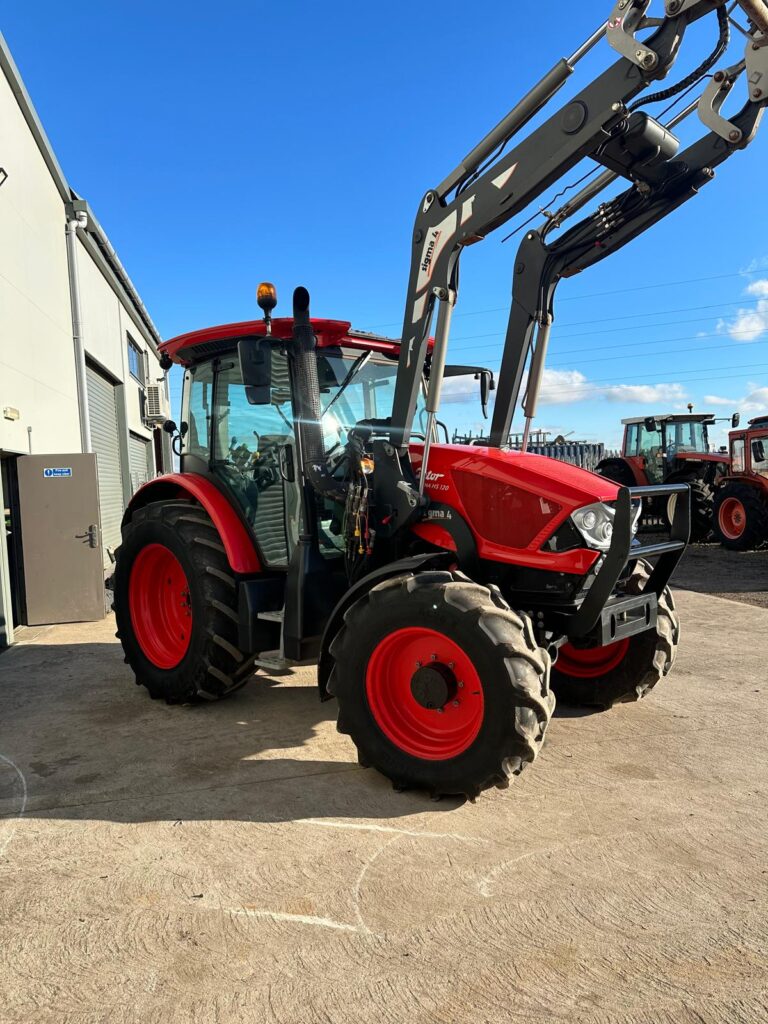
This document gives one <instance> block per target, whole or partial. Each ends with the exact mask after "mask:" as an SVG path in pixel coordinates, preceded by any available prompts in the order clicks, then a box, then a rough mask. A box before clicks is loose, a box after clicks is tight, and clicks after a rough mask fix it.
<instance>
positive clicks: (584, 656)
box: [555, 637, 629, 679]
mask: <svg viewBox="0 0 768 1024" xmlns="http://www.w3.org/2000/svg"><path fill="white" fill-rule="evenodd" d="M628 649H629V637H626V638H625V639H624V640H617V641H616V643H615V644H606V646H605V647H588V648H586V649H585V648H581V647H574V646H573V645H572V644H563V646H562V647H561V648H560V652H559V654H558V656H557V661H556V662H555V667H556V669H557V670H558V671H559V672H562V673H563V674H564V675H566V676H573V677H575V678H576V679H596V678H597V677H598V676H603V675H605V674H606V673H607V672H613V670H614V669H615V668H618V667H619V665H620V664H621V663H622V661H623V660H624V658H625V656H626V653H627V650H628Z"/></svg>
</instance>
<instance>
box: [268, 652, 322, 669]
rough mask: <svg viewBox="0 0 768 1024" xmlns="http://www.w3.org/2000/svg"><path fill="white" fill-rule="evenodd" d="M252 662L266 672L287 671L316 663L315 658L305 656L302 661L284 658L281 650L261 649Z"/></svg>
mask: <svg viewBox="0 0 768 1024" xmlns="http://www.w3.org/2000/svg"><path fill="white" fill-rule="evenodd" d="M254 664H255V665H258V666H259V668H263V669H266V670H267V671H268V672H288V671H289V669H292V668H301V667H302V666H304V665H316V664H317V658H305V659H303V660H302V661H294V659H293V658H286V657H285V655H284V654H283V652H282V651H262V652H261V654H260V655H259V656H258V658H256V660H255V662H254Z"/></svg>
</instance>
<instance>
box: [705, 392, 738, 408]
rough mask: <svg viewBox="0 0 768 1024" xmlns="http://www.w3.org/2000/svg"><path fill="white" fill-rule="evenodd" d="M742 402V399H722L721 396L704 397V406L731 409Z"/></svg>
mask: <svg viewBox="0 0 768 1024" xmlns="http://www.w3.org/2000/svg"><path fill="white" fill-rule="evenodd" d="M741 402H742V399H741V398H722V397H721V396H720V395H704V405H727V406H728V407H729V408H730V407H731V406H733V408H734V409H735V408H736V406H737V405H739V404H740V403H741Z"/></svg>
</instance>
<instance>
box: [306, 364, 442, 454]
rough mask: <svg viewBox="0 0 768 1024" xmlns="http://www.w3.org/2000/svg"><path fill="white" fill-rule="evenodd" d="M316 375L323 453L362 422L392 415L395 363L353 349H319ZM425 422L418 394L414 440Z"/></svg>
mask: <svg viewBox="0 0 768 1024" xmlns="http://www.w3.org/2000/svg"><path fill="white" fill-rule="evenodd" d="M317 375H318V380H319V382H320V404H321V407H322V409H323V439H324V442H325V448H326V451H330V450H331V449H332V448H334V447H335V446H336V445H338V444H341V445H343V444H345V443H346V440H347V435H348V433H349V431H350V430H351V429H352V427H354V426H355V424H356V423H359V422H360V421H361V420H384V419H387V417H389V416H391V415H392V403H393V401H394V397H395V382H396V378H397V360H396V359H388V358H387V357H386V356H384V355H379V354H376V353H371V352H361V351H360V350H354V349H339V348H327V349H320V350H319V351H318V355H317ZM424 419H425V414H424V399H423V396H422V395H421V394H419V398H418V402H417V406H416V415H415V417H414V424H413V429H414V432H415V435H414V436H416V437H418V436H419V435H422V436H423V430H424V427H423V425H422V422H423V420H424Z"/></svg>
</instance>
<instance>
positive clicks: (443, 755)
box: [365, 626, 483, 761]
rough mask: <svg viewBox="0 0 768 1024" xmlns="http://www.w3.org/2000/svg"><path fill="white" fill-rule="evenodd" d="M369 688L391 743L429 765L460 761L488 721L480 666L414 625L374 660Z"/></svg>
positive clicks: (379, 721) (443, 639) (376, 714)
mask: <svg viewBox="0 0 768 1024" xmlns="http://www.w3.org/2000/svg"><path fill="white" fill-rule="evenodd" d="M365 689H366V694H367V696H368V706H369V707H370V709H371V712H372V714H373V717H374V718H375V719H376V724H377V725H378V726H379V728H380V729H381V731H382V732H383V733H384V735H385V736H386V737H387V739H389V740H391V741H392V743H394V744H395V746H397V747H399V748H400V750H403V751H405V753H406V754H411V755H412V756H413V757H419V758H422V759H423V760H425V761H445V760H448V759H449V758H452V757H458V755H459V754H461V753H463V752H464V751H465V750H466V749H467V748H468V747H469V746H471V745H472V743H473V742H474V740H475V738H476V737H477V734H478V732H479V731H480V726H481V725H482V722H483V687H482V684H481V682H480V677H479V676H478V674H477V671H476V670H475V667H474V665H473V664H472V662H471V660H470V658H469V656H468V655H467V654H466V653H465V652H464V651H463V650H462V648H461V647H459V645H458V644H457V643H455V642H454V641H453V640H451V639H449V638H448V637H447V636H445V635H444V634H443V633H438V632H437V631H436V630H434V629H423V628H421V627H419V626H412V627H409V628H407V629H398V630H396V631H395V632H394V633H390V635H389V636H387V637H385V638H384V639H383V640H382V641H381V642H380V643H379V644H378V645H377V646H376V647H375V648H374V651H373V653H372V654H371V657H370V658H369V660H368V668H367V671H366V676H365ZM430 698H432V699H430ZM428 703H431V705H432V706H431V707H430V706H426V704H428Z"/></svg>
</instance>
